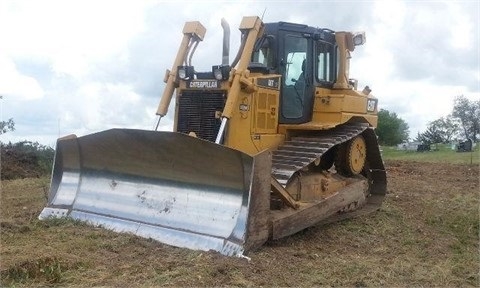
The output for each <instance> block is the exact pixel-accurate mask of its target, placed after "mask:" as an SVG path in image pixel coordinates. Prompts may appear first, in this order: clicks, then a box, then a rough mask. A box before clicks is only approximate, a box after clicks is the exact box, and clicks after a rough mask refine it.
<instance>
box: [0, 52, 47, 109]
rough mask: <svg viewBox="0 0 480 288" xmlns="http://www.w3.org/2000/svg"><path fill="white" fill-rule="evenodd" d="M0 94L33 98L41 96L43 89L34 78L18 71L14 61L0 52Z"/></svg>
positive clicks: (27, 98) (18, 97)
mask: <svg viewBox="0 0 480 288" xmlns="http://www.w3.org/2000/svg"><path fill="white" fill-rule="evenodd" d="M0 95H9V96H12V97H15V98H17V99H20V100H33V99H38V98H42V97H43V95H44V91H43V89H42V87H41V86H40V84H39V83H38V81H37V80H36V79H35V78H33V77H29V76H25V75H22V74H21V73H19V72H18V71H17V68H16V67H15V63H13V61H11V59H9V58H7V57H6V56H4V55H2V54H0Z"/></svg>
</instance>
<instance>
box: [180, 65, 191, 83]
mask: <svg viewBox="0 0 480 288" xmlns="http://www.w3.org/2000/svg"><path fill="white" fill-rule="evenodd" d="M194 74H195V72H194V70H193V66H178V70H177V75H178V78H180V79H182V80H192V79H193V76H194Z"/></svg>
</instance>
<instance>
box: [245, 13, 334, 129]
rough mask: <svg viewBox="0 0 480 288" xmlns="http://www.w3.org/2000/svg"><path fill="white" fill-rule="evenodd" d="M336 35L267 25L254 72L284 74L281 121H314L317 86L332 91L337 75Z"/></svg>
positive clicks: (302, 27)
mask: <svg viewBox="0 0 480 288" xmlns="http://www.w3.org/2000/svg"><path fill="white" fill-rule="evenodd" d="M336 54H337V46H336V43H335V33H334V31H332V30H329V29H321V28H314V27H310V26H307V25H302V24H293V23H287V22H278V23H266V24H265V32H264V35H263V36H262V37H261V38H260V39H258V40H257V43H256V45H255V51H254V53H253V55H252V63H251V65H250V66H249V69H250V71H251V72H259V73H263V74H280V75H282V85H281V91H280V103H281V109H280V113H279V122H280V123H285V124H287V123H288V124H299V123H305V122H308V121H310V120H311V118H312V112H313V100H314V93H315V87H324V88H329V89H331V88H332V87H333V84H334V83H335V81H336V75H337V64H336V59H337V56H336Z"/></svg>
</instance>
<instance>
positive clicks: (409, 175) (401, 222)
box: [0, 161, 480, 287]
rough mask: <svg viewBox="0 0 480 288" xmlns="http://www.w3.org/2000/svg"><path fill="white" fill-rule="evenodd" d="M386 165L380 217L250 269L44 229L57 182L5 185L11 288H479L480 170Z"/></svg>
mask: <svg viewBox="0 0 480 288" xmlns="http://www.w3.org/2000/svg"><path fill="white" fill-rule="evenodd" d="M386 165H387V173H388V195H387V197H386V201H385V202H384V204H383V206H382V208H381V209H380V210H379V211H378V212H376V213H374V214H372V215H370V216H367V217H362V218H357V219H352V220H346V221H342V222H339V223H334V224H329V225H326V226H316V227H311V228H309V229H307V230H304V231H302V232H300V233H298V234H295V235H293V236H291V237H287V238H284V239H282V240H279V241H274V242H269V243H267V245H265V246H264V247H262V248H261V249H260V250H258V251H255V252H252V253H250V254H249V255H248V257H250V259H251V260H250V261H248V260H247V259H240V258H233V257H230V258H229V257H224V256H221V255H219V254H217V253H211V252H200V251H190V250H186V249H180V248H174V247H169V246H167V245H163V244H160V243H157V242H155V241H152V240H149V239H142V238H138V237H135V236H132V235H125V234H117V233H113V232H109V231H106V230H104V229H101V228H93V227H89V226H85V225H84V224H81V223H78V222H74V221H65V220H56V221H55V220H51V221H38V220H37V218H36V217H37V216H38V214H39V213H40V211H41V209H42V208H43V206H44V205H45V203H46V198H45V195H46V191H47V187H48V179H45V178H40V179H24V180H12V181H3V182H2V192H1V201H2V202H1V213H0V220H1V221H0V224H1V241H0V243H1V247H0V256H1V262H0V264H1V266H0V273H1V274H0V275H1V284H2V286H18V287H20V286H43V285H53V286H81V287H84V286H122V287H124V286H125V287H132V286H303V287H305V286H307V287H310V286H348V287H351V286H355V287H366V286H390V287H391V286H395V287H399V286H401V287H406V286H442V287H453V286H455V287H458V286H462V287H464V286H473V287H479V284H480V283H479V271H480V258H479V250H478V249H479V199H480V198H479V167H478V165H477V166H470V165H452V164H432V163H416V162H401V161H389V162H387V163H386Z"/></svg>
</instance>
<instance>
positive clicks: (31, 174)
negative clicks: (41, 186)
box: [0, 141, 54, 180]
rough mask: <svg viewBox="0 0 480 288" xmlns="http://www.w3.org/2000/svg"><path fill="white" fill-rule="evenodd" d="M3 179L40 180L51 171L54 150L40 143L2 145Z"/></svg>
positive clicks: (24, 142)
mask: <svg viewBox="0 0 480 288" xmlns="http://www.w3.org/2000/svg"><path fill="white" fill-rule="evenodd" d="M0 150H1V156H0V157H1V158H0V160H1V161H0V163H1V164H0V165H1V166H0V168H1V173H0V174H1V179H2V180H12V179H23V178H38V177H40V176H43V175H47V174H48V173H49V172H50V170H51V165H52V161H53V155H54V150H53V149H52V148H50V147H48V146H43V145H40V144H38V143H33V142H29V141H23V142H18V143H13V144H12V143H8V144H3V143H1V147H0Z"/></svg>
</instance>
